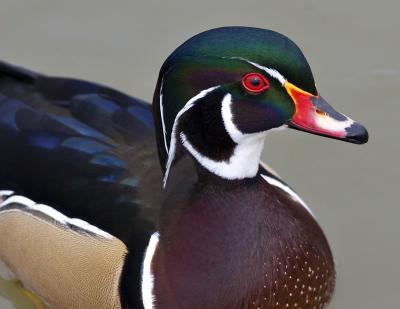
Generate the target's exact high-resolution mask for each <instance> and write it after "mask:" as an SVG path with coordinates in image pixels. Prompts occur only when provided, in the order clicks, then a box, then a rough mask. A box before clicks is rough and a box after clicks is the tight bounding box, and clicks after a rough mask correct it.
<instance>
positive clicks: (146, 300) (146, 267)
mask: <svg viewBox="0 0 400 309" xmlns="http://www.w3.org/2000/svg"><path fill="white" fill-rule="evenodd" d="M159 238H160V235H159V234H158V233H157V232H156V233H154V234H153V235H151V237H150V241H149V245H148V246H147V249H146V253H145V255H144V260H143V266H142V301H143V306H144V309H153V308H154V302H155V298H154V295H153V290H154V275H153V271H152V270H151V262H152V260H153V257H154V253H155V252H156V249H157V245H158V241H159Z"/></svg>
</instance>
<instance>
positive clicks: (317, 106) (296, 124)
mask: <svg viewBox="0 0 400 309" xmlns="http://www.w3.org/2000/svg"><path fill="white" fill-rule="evenodd" d="M284 86H285V88H286V91H287V92H288V94H289V95H290V97H291V98H292V100H293V101H294V103H295V106H296V111H295V113H294V115H293V117H292V119H291V120H290V121H289V122H288V125H289V127H291V128H293V129H297V130H301V131H305V132H309V133H313V134H317V135H321V136H326V137H330V138H335V139H340V140H343V141H346V142H350V143H355V144H364V143H366V142H367V141H368V132H367V130H366V129H365V128H364V127H363V126H362V125H360V124H358V123H356V122H354V121H353V120H351V119H350V118H348V117H347V116H345V115H343V114H341V113H339V112H337V111H335V110H334V109H333V108H332V107H331V106H330V105H329V104H328V103H327V102H326V101H325V100H324V99H323V98H322V97H321V96H315V95H313V94H311V93H308V92H306V91H303V90H301V89H300V88H298V87H296V86H295V85H293V84H291V83H289V82H286V83H285V85H284Z"/></svg>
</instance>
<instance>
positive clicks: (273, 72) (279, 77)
mask: <svg viewBox="0 0 400 309" xmlns="http://www.w3.org/2000/svg"><path fill="white" fill-rule="evenodd" d="M229 59H239V60H243V61H246V62H247V63H249V64H251V65H252V66H255V67H256V68H258V69H260V70H263V71H265V72H267V73H268V75H269V76H271V77H273V78H275V79H277V80H278V81H279V82H280V83H281V85H282V86H283V85H284V84H285V82H287V79H286V78H285V77H284V76H283V75H282V74H281V73H279V72H278V70H276V69H273V68H268V67H265V66H262V65H261V64H258V63H256V62H253V61H250V60H248V59H246V58H243V57H229Z"/></svg>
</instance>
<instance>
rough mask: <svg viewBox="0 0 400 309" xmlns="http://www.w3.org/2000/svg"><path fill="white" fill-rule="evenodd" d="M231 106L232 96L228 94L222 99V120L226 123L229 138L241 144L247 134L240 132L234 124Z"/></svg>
mask: <svg viewBox="0 0 400 309" xmlns="http://www.w3.org/2000/svg"><path fill="white" fill-rule="evenodd" d="M231 105H232V95H231V94H230V93H228V94H226V95H225V96H224V98H223V99H222V108H221V114H222V120H223V122H224V126H225V130H226V132H228V134H229V136H230V137H231V138H232V140H233V141H234V142H235V143H239V142H240V140H242V139H243V137H244V136H245V135H246V134H243V133H242V132H240V131H239V129H238V128H237V127H236V125H235V124H234V123H233V115H232V110H231Z"/></svg>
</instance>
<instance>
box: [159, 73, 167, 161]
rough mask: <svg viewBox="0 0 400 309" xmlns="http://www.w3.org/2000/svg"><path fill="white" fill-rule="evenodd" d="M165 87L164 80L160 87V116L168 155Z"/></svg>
mask: <svg viewBox="0 0 400 309" xmlns="http://www.w3.org/2000/svg"><path fill="white" fill-rule="evenodd" d="M163 86H164V78H163V79H162V80H161V86H160V116H161V124H162V129H163V140H164V147H165V151H166V152H167V154H168V146H167V131H166V130H165V121H164V106H163V94H162V91H163Z"/></svg>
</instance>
